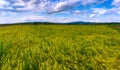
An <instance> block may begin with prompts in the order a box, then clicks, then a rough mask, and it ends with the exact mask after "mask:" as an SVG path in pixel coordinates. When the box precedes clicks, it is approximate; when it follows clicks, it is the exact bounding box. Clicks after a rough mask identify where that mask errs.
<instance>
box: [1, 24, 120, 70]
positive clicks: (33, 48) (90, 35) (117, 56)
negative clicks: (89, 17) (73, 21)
mask: <svg viewBox="0 0 120 70" xmlns="http://www.w3.org/2000/svg"><path fill="white" fill-rule="evenodd" d="M119 26H120V25H119V24H117V25H114V24H113V25H104V24H102V25H32V24H26V25H8V26H0V70H120V27H119Z"/></svg>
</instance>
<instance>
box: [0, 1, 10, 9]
mask: <svg viewBox="0 0 120 70" xmlns="http://www.w3.org/2000/svg"><path fill="white" fill-rule="evenodd" d="M8 5H9V2H7V1H5V0H0V8H2V9H4V6H8Z"/></svg>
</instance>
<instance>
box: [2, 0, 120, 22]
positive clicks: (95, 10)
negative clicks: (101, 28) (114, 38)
mask: <svg viewBox="0 0 120 70" xmlns="http://www.w3.org/2000/svg"><path fill="white" fill-rule="evenodd" d="M77 21H84V22H120V0H0V24H4V23H20V22H56V23H57V22H59V23H66V22H77Z"/></svg>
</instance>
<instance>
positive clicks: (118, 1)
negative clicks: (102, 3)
mask: <svg viewBox="0 0 120 70" xmlns="http://www.w3.org/2000/svg"><path fill="white" fill-rule="evenodd" d="M112 5H114V6H117V7H120V0H113V3H112Z"/></svg>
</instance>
